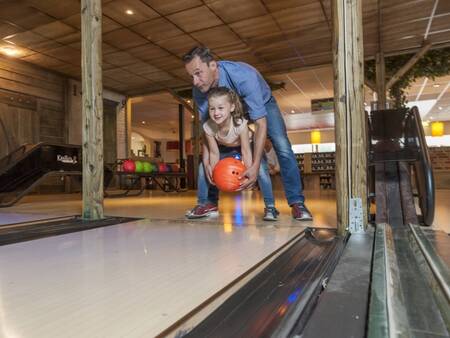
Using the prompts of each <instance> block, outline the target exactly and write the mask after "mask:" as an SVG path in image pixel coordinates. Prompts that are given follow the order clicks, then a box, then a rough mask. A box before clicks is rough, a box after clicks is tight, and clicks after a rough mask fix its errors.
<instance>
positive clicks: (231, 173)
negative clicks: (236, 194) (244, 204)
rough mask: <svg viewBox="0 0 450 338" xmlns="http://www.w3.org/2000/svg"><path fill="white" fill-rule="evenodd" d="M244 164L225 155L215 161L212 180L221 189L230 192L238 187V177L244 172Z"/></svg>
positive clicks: (239, 182)
mask: <svg viewBox="0 0 450 338" xmlns="http://www.w3.org/2000/svg"><path fill="white" fill-rule="evenodd" d="M244 171H245V166H244V164H243V163H242V162H241V161H239V160H237V159H235V158H233V157H227V158H224V159H222V160H220V161H219V162H217V164H216V166H215V167H214V171H213V180H214V183H215V184H216V186H217V188H219V190H221V191H226V192H232V191H236V189H238V188H239V186H240V184H241V181H240V180H239V177H240V176H241V175H242V174H243V173H244Z"/></svg>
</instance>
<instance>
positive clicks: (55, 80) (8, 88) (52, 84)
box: [0, 57, 66, 157]
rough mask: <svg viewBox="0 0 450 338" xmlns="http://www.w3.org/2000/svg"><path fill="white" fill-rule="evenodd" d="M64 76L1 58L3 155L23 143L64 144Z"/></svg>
mask: <svg viewBox="0 0 450 338" xmlns="http://www.w3.org/2000/svg"><path fill="white" fill-rule="evenodd" d="M64 81H65V79H64V77H63V76H60V75H58V74H55V73H51V72H48V71H46V70H44V69H40V68H38V67H35V66H33V65H30V64H27V63H26V62H22V61H17V60H13V59H11V58H6V57H0V119H1V122H2V125H3V126H4V128H3V126H1V127H2V128H0V129H1V130H0V140H1V142H0V144H1V146H0V157H1V156H4V155H6V154H7V153H8V152H10V151H12V150H14V149H15V148H16V147H18V146H20V145H21V144H23V143H38V142H52V143H64V140H65V138H66V135H65V134H66V128H65V119H66V116H65V108H64V107H65V105H64Z"/></svg>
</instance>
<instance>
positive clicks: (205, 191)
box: [197, 146, 275, 207]
mask: <svg viewBox="0 0 450 338" xmlns="http://www.w3.org/2000/svg"><path fill="white" fill-rule="evenodd" d="M240 148H241V147H224V146H220V147H219V149H220V159H223V158H225V157H234V156H235V155H238V154H239V155H240ZM201 177H203V179H202V180H201V179H200V178H201ZM198 179H199V180H198V187H197V189H198V190H197V198H198V204H206V203H207V202H210V203H213V204H216V205H217V203H218V202H219V190H218V189H217V187H216V186H215V185H212V184H209V182H208V179H207V178H206V176H205V169H204V167H203V164H200V166H199V170H198ZM258 184H259V188H260V189H261V193H262V195H263V198H264V204H265V206H266V207H273V206H275V200H274V197H273V190H272V181H271V179H270V174H269V167H268V166H267V161H266V158H265V156H264V157H263V159H262V160H261V165H260V166H259V174H258Z"/></svg>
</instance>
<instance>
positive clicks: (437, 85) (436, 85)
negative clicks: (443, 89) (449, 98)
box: [433, 83, 441, 88]
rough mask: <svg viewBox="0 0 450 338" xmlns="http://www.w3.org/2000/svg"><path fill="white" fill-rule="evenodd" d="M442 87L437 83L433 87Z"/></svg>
mask: <svg viewBox="0 0 450 338" xmlns="http://www.w3.org/2000/svg"><path fill="white" fill-rule="evenodd" d="M440 86H441V85H440V84H437V83H435V84H434V85H433V87H434V88H439V87H440Z"/></svg>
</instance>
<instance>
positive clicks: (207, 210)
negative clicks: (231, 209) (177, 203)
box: [186, 203, 219, 219]
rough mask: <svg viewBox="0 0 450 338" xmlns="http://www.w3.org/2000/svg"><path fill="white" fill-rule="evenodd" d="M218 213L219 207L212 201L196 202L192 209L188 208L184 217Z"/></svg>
mask: <svg viewBox="0 0 450 338" xmlns="http://www.w3.org/2000/svg"><path fill="white" fill-rule="evenodd" d="M218 214H219V208H218V207H217V205H215V204H212V203H206V204H203V205H202V204H198V205H196V206H195V207H194V209H192V210H189V211H188V212H187V213H186V218H189V219H194V218H202V217H207V216H212V215H218Z"/></svg>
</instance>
